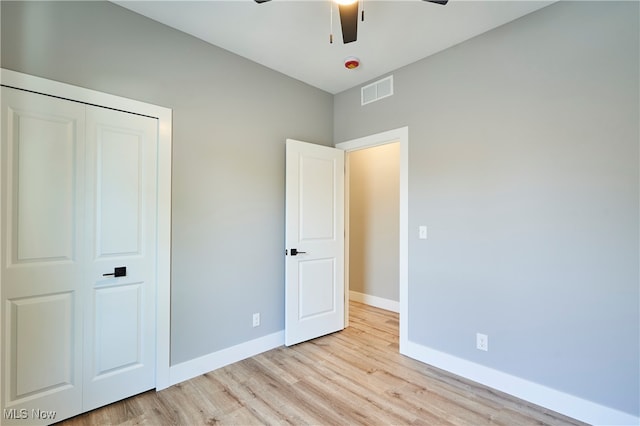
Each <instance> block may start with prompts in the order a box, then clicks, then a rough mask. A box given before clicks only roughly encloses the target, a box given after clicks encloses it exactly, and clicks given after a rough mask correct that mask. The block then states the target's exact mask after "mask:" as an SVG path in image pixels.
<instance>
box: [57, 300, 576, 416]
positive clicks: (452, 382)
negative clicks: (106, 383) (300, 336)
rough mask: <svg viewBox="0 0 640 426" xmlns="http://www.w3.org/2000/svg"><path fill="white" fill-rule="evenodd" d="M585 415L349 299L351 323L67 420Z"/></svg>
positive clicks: (394, 316)
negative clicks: (529, 395)
mask: <svg viewBox="0 0 640 426" xmlns="http://www.w3.org/2000/svg"><path fill="white" fill-rule="evenodd" d="M101 424H110V425H111V424H113V425H138V424H146V425H205V424H208V425H213V424H221V425H286V424H289V425H438V426H440V425H474V426H476V425H509V426H513V425H580V424H583V423H580V422H578V421H576V420H573V419H570V418H567V417H565V416H562V415H560V414H557V413H554V412H551V411H549V410H546V409H543V408H541V407H537V406H534V405H532V404H530V403H527V402H525V401H521V400H518V399H516V398H513V397H511V396H508V395H505V394H503V393H501V392H498V391H495V390H492V389H489V388H486V387H484V386H481V385H479V384H477V383H474V382H471V381H468V380H465V379H462V378H460V377H457V376H454V375H451V374H449V373H446V372H443V371H441V370H438V369H435V368H433V367H429V366H428V365H425V364H423V363H421V362H419V361H415V360H412V359H409V358H407V357H404V356H402V355H400V354H399V353H398V315H397V314H395V313H392V312H389V311H384V310H381V309H377V308H373V307H370V306H366V305H363V304H360V303H357V302H351V304H350V326H349V327H348V328H347V329H345V330H344V331H342V332H339V333H334V334H331V335H329V336H324V337H321V338H319V339H316V340H313V341H310V342H306V343H302V344H299V345H296V346H293V347H290V348H287V347H280V348H277V349H274V350H271V351H268V352H265V353H263V354H260V355H258V356H255V357H252V358H249V359H246V360H244V361H240V362H237V363H235V364H232V365H229V366H227V367H224V368H221V369H219V370H216V371H213V372H211V373H207V374H205V375H202V376H199V377H196V378H194V379H191V380H189V381H186V382H183V383H180V384H178V385H175V386H172V387H170V388H168V389H165V390H163V391H160V392H155V391H149V392H146V393H143V394H140V395H137V396H134V397H132V398H129V399H126V400H124V401H120V402H117V403H115V404H111V405H108V406H106V407H103V408H100V409H97V410H94V411H91V412H89V413H86V414H82V415H80V416H77V417H74V418H72V419H69V420H67V421H64V422H62V423H61V425H64V426H83V425H101Z"/></svg>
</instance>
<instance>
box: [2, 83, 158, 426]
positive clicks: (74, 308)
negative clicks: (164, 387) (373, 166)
mask: <svg viewBox="0 0 640 426" xmlns="http://www.w3.org/2000/svg"><path fill="white" fill-rule="evenodd" d="M156 132H157V122H156V120H155V119H152V118H148V117H143V116H138V115H133V114H128V113H124V112H119V111H113V110H108V109H103V108H99V107H93V106H87V105H84V104H81V103H77V102H72V101H67V100H63V99H58V98H53V97H48V96H44V95H38V94H34V93H29V92H25V91H20V90H16V89H11V88H6V87H2V145H1V151H0V155H1V161H0V176H1V181H2V188H1V192H2V195H1V197H0V203H1V206H0V209H1V216H2V222H1V224H0V226H1V236H0V245H1V246H0V280H1V282H0V303H1V304H2V305H1V306H0V310H1V312H2V327H1V330H0V336H1V343H2V350H1V354H0V356H1V365H0V369H1V372H2V374H1V375H0V377H1V378H2V384H1V385H2V392H1V394H2V395H1V401H0V402H1V404H0V405H1V407H2V410H3V412H2V416H3V417H2V423H3V424H5V423H6V424H9V423H12V422H14V421H15V423H18V424H26V423H25V421H28V422H27V423H28V424H34V423H35V424H37V423H45V424H46V423H52V422H54V421H58V420H61V419H64V418H67V417H70V416H73V415H76V414H79V413H81V412H83V411H88V410H91V409H93V408H96V407H98V406H101V405H105V404H108V403H111V402H113V401H116V400H119V399H123V398H126V397H128V396H131V395H133V394H136V393H139V392H142V391H144V390H148V389H151V388H153V387H154V380H155V375H154V373H155V371H154V370H155V367H154V360H155V281H156V280H155V278H156V277H155V270H156V263H155V262H156V260H155V252H156V249H155V247H156V242H155V235H156V234H155V227H156V214H157V211H156V207H155V206H156V202H155V201H156V200H155V197H156V196H157V195H156V194H157V191H156V172H157V171H156V164H157V161H156V149H157V135H156ZM123 268H126V270H125V269H123ZM109 274H113V275H109Z"/></svg>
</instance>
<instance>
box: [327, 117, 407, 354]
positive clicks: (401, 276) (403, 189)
mask: <svg viewBox="0 0 640 426" xmlns="http://www.w3.org/2000/svg"><path fill="white" fill-rule="evenodd" d="M389 144H397V145H396V146H397V147H398V151H399V153H398V157H399V165H398V171H397V173H398V187H399V191H398V195H397V203H398V210H397V212H398V213H397V214H398V216H397V218H398V219H397V223H396V226H397V229H398V233H397V240H396V241H397V246H396V247H397V248H396V253H397V283H398V287H397V295H398V301H397V304H395V303H391V304H390V306H388V305H387V302H386V301H385V300H390V299H386V298H385V297H379V298H377V299H375V298H374V299H372V298H369V299H368V301H367V302H366V303H370V304H373V305H374V306H375V305H376V303H382V304H383V306H379V307H383V308H384V309H388V310H394V309H396V310H397V312H399V314H400V315H399V317H400V330H399V331H400V352H401V353H402V351H403V348H404V347H406V342H407V340H408V335H407V330H408V327H407V321H406V318H407V311H408V303H407V289H408V233H409V232H408V160H409V156H408V151H409V150H408V145H409V128H408V127H401V128H398V129H394V130H389V131H386V132H382V133H377V134H374V135H370V136H365V137H363V138H358V139H353V140H350V141H347V142H343V143H339V144H337V145H336V148H339V149H342V150H344V151H345V152H346V153H347V156H350V154H351V153H354V152H356V151H361V150H365V149H367V148H373V147H379V146H384V145H389ZM347 170H349V169H347ZM347 182H349V172H348V171H347ZM350 186H351V185H350V183H347V184H346V185H345V187H346V188H347V189H349V188H350ZM345 197H346V199H347V200H349V195H347V194H346V195H345ZM346 208H347V213H346V215H345V219H346V222H347V223H346V226H345V231H346V232H345V234H346V240H345V270H346V271H347V273H346V274H345V279H346V281H345V288H346V289H347V291H345V302H346V303H345V307H346V309H347V310H346V311H345V323H346V324H345V325H347V324H348V318H349V312H348V306H349V304H348V301H349V298H350V295H351V293H350V291H349V289H350V288H351V284H350V276H351V267H350V265H351V261H352V259H351V258H350V256H349V252H350V245H351V242H350V235H351V224H350V223H349V222H350V220H349V216H350V215H351V214H350V210H349V205H348V203H347V207H346ZM387 226H388V225H387ZM381 294H385V293H381ZM371 302H375V303H371ZM390 308H391V309H390Z"/></svg>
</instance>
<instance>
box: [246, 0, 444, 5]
mask: <svg viewBox="0 0 640 426" xmlns="http://www.w3.org/2000/svg"><path fill="white" fill-rule="evenodd" d="M256 1H258V0H256ZM262 1H269V0H262ZM424 1H428V2H429V3H435V4H441V5H443V6H444V5H445V4H447V3H448V2H449V0H424Z"/></svg>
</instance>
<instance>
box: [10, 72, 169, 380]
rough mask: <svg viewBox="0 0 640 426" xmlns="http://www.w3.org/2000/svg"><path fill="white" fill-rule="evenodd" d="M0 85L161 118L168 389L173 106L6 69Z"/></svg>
mask: <svg viewBox="0 0 640 426" xmlns="http://www.w3.org/2000/svg"><path fill="white" fill-rule="evenodd" d="M0 84H2V85H4V86H9V87H13V88H16V89H23V90H28V91H31V92H35V93H40V94H44V95H50V96H56V97H59V98H64V99H69V100H73V101H77V102H82V103H85V104H89V105H96V106H101V107H106V108H111V109H116V110H120V111H124V112H130V113H134V114H140V115H146V116H149V117H153V118H157V119H158V218H157V220H158V227H157V230H156V237H157V244H158V246H157V277H158V281H157V294H156V302H157V311H156V312H157V313H156V368H155V370H156V371H155V374H156V383H155V387H156V390H161V389H164V388H167V387H169V386H170V385H171V383H170V382H169V362H170V359H169V357H170V331H171V323H170V312H171V281H170V279H171V143H172V140H171V134H172V131H171V123H172V110H171V109H170V108H165V107H161V106H158V105H152V104H148V103H144V102H139V101H135V100H132V99H127V98H122V97H120V96H114V95H109V94H106V93H102V92H97V91H95V90H90V89H85V88H82V87H77V86H72V85H69V84H65V83H59V82H57V81H53V80H47V79H44V78H40V77H35V76H31V75H28V74H23V73H19V72H15V71H11V70H7V69H4V68H2V69H0Z"/></svg>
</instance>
